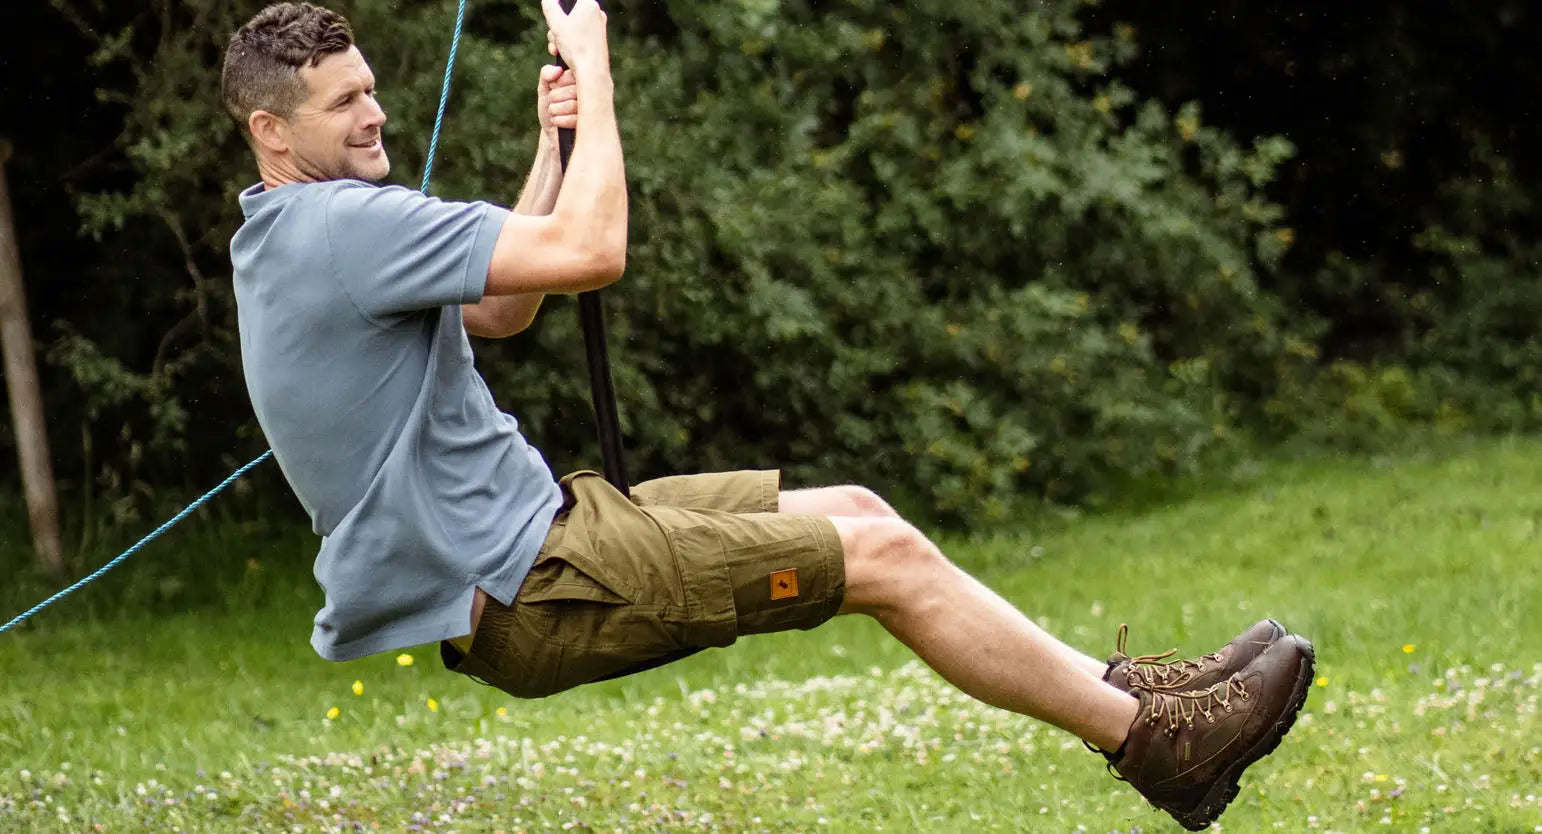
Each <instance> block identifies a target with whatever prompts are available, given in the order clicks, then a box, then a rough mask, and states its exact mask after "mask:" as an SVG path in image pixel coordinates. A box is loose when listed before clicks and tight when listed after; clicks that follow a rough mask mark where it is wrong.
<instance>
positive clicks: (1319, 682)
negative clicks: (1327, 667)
mask: <svg viewBox="0 0 1542 834" xmlns="http://www.w3.org/2000/svg"><path fill="white" fill-rule="evenodd" d="M1317 685H1318V686H1327V685H1328V676H1327V675H1323V676H1322V677H1320V678H1318V679H1317Z"/></svg>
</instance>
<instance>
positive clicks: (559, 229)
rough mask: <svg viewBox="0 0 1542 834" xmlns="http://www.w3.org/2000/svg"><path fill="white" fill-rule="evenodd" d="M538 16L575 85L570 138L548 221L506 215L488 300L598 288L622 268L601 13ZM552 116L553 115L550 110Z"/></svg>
mask: <svg viewBox="0 0 1542 834" xmlns="http://www.w3.org/2000/svg"><path fill="white" fill-rule="evenodd" d="M541 8H542V11H543V12H544V13H545V15H546V21H547V24H548V25H549V26H550V27H551V33H552V36H553V37H554V39H555V42H556V45H557V46H558V48H559V49H560V51H561V53H562V55H563V56H564V57H565V58H567V61H568V65H569V67H570V69H569V70H568V71H567V72H570V73H572V74H573V77H574V79H575V80H576V94H577V98H576V101H575V102H573V107H572V108H571V109H570V110H568V111H567V112H572V113H576V117H575V120H574V121H575V126H576V128H577V137H576V140H575V142H574V145H573V157H572V164H571V166H570V167H569V169H568V171H567V173H566V174H564V175H563V178H562V183H561V187H560V189H559V190H558V193H557V199H556V201H555V203H554V204H553V206H552V211H551V213H550V214H547V215H543V216H530V215H524V214H518V213H511V214H510V215H509V216H508V217H507V218H506V219H505V221H504V224H503V229H502V230H501V232H500V234H499V235H498V240H497V242H496V244H495V245H494V248H493V256H492V264H491V266H490V267H489V269H488V274H487V288H486V294H487V295H495V296H496V295H518V294H520V293H529V292H542V293H545V292H563V293H574V292H583V291H585V290H593V289H599V288H600V287H603V286H605V285H607V284H610V283H612V282H614V281H615V280H616V279H618V278H620V277H621V274H622V272H624V271H625V269H626V244H627V194H626V169H625V166H624V164H623V161H622V154H621V136H620V133H619V132H618V130H617V128H616V114H615V106H614V89H615V85H614V82H613V81H612V80H611V75H610V55H609V48H608V46H607V44H606V37H605V13H604V12H603V11H601V9H600V7H599V5H598V4H597V3H596V2H595V0H575V2H574V5H573V11H572V12H569V13H564V12H563V11H562V9H561V7H560V6H559V5H558V2H557V0H542V4H541ZM554 112H555V111H554Z"/></svg>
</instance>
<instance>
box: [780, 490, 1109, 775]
mask: <svg viewBox="0 0 1542 834" xmlns="http://www.w3.org/2000/svg"><path fill="white" fill-rule="evenodd" d="M781 510H782V511H783V512H795V513H808V514H817V515H828V516H830V517H831V518H830V520H831V522H832V523H834V525H835V528H836V531H837V532H838V533H839V534H840V536H841V546H842V547H843V548H844V550H845V552H846V601H845V603H844V604H843V605H842V607H841V613H843V614H851V613H860V614H867V615H869V616H871V617H873V618H874V619H876V620H878V622H879V623H880V624H882V625H883V627H884V628H885V629H887V630H888V631H889V633H890V634H893V635H894V636H895V637H896V638H898V639H899V640H900V641H901V642H903V643H904V644H905V645H907V646H909V647H910V649H911V650H912V651H914V652H915V653H916V655H917V656H918V657H920V658H921V659H922V660H923V661H925V662H926V663H927V665H929V666H931V667H932V668H933V669H935V670H936V671H937V673H938V674H940V675H942V676H943V677H944V678H946V679H947V680H948V681H949V682H950V683H952V684H953V685H954V686H957V687H958V688H959V689H961V690H963V691H964V692H966V693H968V694H969V695H971V696H973V697H975V698H978V699H979V700H981V701H984V702H985V703H988V704H991V705H993V706H997V707H1001V708H1002V709H1008V710H1011V711H1013V712H1017V713H1021V714H1024V715H1030V716H1033V717H1035V718H1038V719H1040V720H1043V721H1047V722H1049V723H1051V724H1054V725H1055V726H1057V727H1060V728H1062V729H1065V730H1068V731H1070V732H1072V733H1075V734H1076V735H1078V736H1080V737H1081V738H1084V739H1086V740H1087V741H1090V742H1092V743H1093V744H1095V745H1097V746H1099V747H1101V748H1103V749H1106V750H1114V749H1117V748H1118V747H1119V745H1120V744H1121V743H1122V742H1123V741H1124V736H1125V733H1126V732H1127V731H1128V730H1129V727H1130V724H1131V722H1133V721H1134V720H1135V714H1136V711H1137V708H1138V706H1139V703H1138V702H1137V701H1136V700H1135V699H1134V698H1132V697H1130V696H1129V695H1127V694H1125V693H1123V692H1120V691H1118V690H1116V689H1115V688H1113V687H1112V686H1109V685H1107V684H1105V683H1103V681H1102V675H1103V672H1104V670H1105V668H1106V667H1105V665H1104V664H1102V663H1099V662H1098V661H1096V660H1093V659H1092V658H1090V657H1087V656H1086V655H1084V654H1081V653H1080V652H1077V651H1076V650H1075V649H1072V648H1071V647H1069V646H1067V645H1065V644H1064V643H1062V642H1060V641H1059V640H1057V639H1055V638H1054V637H1053V636H1051V635H1050V634H1048V633H1047V632H1045V631H1044V630H1043V629H1042V628H1040V627H1039V626H1038V625H1037V624H1035V623H1034V622H1033V621H1032V620H1030V619H1028V618H1027V617H1026V616H1024V615H1023V613H1022V612H1020V611H1018V610H1017V609H1016V608H1014V607H1013V606H1012V605H1011V604H1010V603H1008V602H1007V601H1006V600H1004V599H1002V598H1001V597H1000V596H998V595H997V594H996V593H995V592H993V591H991V590H990V589H989V588H987V587H985V586H984V585H982V584H981V583H980V582H978V581H977V580H975V579H974V578H973V577H971V576H969V575H968V574H966V573H964V572H963V571H962V570H959V569H958V567H957V566H955V565H953V564H952V563H951V562H949V561H948V560H947V558H946V557H944V556H943V555H942V553H941V552H940V551H939V550H938V549H937V547H936V546H935V545H933V544H932V543H931V541H930V540H928V539H927V538H926V537H925V536H924V535H922V534H921V533H920V531H918V530H916V529H915V528H914V527H912V526H911V525H910V524H908V523H906V522H905V521H903V520H902V519H900V517H899V515H898V513H895V512H894V510H893V509H892V508H889V507H888V505H887V504H886V503H884V502H883V501H882V499H879V498H878V497H877V496H876V495H874V494H873V493H871V492H870V491H868V490H865V489H863V488H861V487H827V488H824V489H813V490H800V491H795V492H783V493H782V495H781ZM847 513H854V514H852V515H848V514H847Z"/></svg>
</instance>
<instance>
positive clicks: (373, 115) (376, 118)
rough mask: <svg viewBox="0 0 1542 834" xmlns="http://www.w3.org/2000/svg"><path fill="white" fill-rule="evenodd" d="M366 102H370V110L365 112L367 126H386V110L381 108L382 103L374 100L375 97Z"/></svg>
mask: <svg viewBox="0 0 1542 834" xmlns="http://www.w3.org/2000/svg"><path fill="white" fill-rule="evenodd" d="M366 101H368V102H369V105H368V110H367V111H366V112H365V118H364V122H365V124H367V125H368V126H370V127H375V126H377V125H383V124H385V123H386V112H385V108H384V107H381V106H380V102H379V101H377V100H376V99H375V98H374V96H370V97H369V98H368V99H366Z"/></svg>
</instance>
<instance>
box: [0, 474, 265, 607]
mask: <svg viewBox="0 0 1542 834" xmlns="http://www.w3.org/2000/svg"><path fill="white" fill-rule="evenodd" d="M270 457H273V450H271V449H270V450H268V451H266V452H263V453H262V454H261V455H260V456H258V458H257V459H256V460H254V461H252V462H251V463H248V464H247V465H245V466H243V467H241V468H240V469H237V470H236V471H235V472H234V473H232V474H231V475H230V477H228V478H226V479H225V480H223V481H220V485H219V486H217V487H215V488H214V489H211V490H209V491H208V492H206V493H204V494H203V497H202V498H199V499H198V500H197V501H194V502H193V503H191V504H188V505H187V506H186V507H185V508H183V510H182V512H180V513H177V514H176V515H174V516H172V517H171V520H170V521H168V522H166V523H165V524H162V525H161V526H159V527H157V528H155V530H154V531H153V532H151V533H150V535H148V536H145V537H144V538H142V539H140V540H139V543H138V544H136V545H134V546H133V547H131V548H129V549H128V550H125V551H123V552H122V553H121V554H119V555H118V557H117V558H115V559H113V560H112V561H111V562H108V563H107V564H105V565H102V566H101V567H99V568H97V569H96V571H95V572H93V573H92V574H91V575H90V576H88V577H86V578H85V579H82V580H80V581H79V582H76V583H75V584H74V585H71V586H70V587H68V588H65V589H64V590H62V591H60V592H59V593H57V594H54V595H53V596H51V597H49V598H48V599H45V600H43V601H42V602H40V603H38V604H37V605H34V606H32V607H31V608H29V609H27V610H26V611H24V612H22V613H21V614H18V615H16V617H14V618H13V619H12V620H11V621H10V622H8V623H6V624H5V625H3V626H0V634H4V633H5V632H7V631H10V630H11V629H13V628H15V627H16V626H18V625H21V623H22V622H23V621H25V620H26V619H27V618H28V617H32V616H34V615H36V614H37V613H38V612H39V611H42V610H43V609H44V608H47V607H48V606H50V605H53V604H54V603H56V602H58V601H59V600H61V599H64V598H65V597H67V596H69V595H70V594H73V593H75V592H76V591H78V590H80V589H81V588H83V587H85V586H86V585H88V584H90V583H92V582H95V581H96V580H97V579H99V578H101V576H102V574H104V573H106V572H108V571H110V570H112V569H113V568H115V567H117V566H118V565H119V564H120V563H121V562H122V561H123V560H124V559H127V558H128V557H130V556H133V555H134V554H135V553H136V552H138V550H139V549H140V548H141V547H144V546H145V545H147V544H149V543H150V542H152V541H154V540H155V538H156V537H157V536H159V535H160V534H162V533H164V532H166V531H167V530H170V529H171V528H172V527H173V526H174V525H176V523H177V522H179V521H181V520H182V519H184V518H187V516H188V514H189V513H191V512H192V511H193V510H196V509H198V508H199V507H202V506H203V505H204V502H206V501H208V500H209V499H210V498H213V497H214V496H216V495H218V494H219V493H220V491H221V490H223V489H224V488H225V487H228V486H230V485H231V484H233V483H235V482H236V479H237V478H240V477H241V476H242V475H245V474H246V473H247V472H250V471H251V470H252V468H253V467H255V466H256V465H257V464H259V463H262V462H263V461H265V460H267V459H268V458H270Z"/></svg>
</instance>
